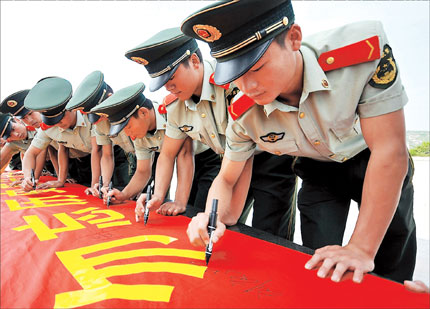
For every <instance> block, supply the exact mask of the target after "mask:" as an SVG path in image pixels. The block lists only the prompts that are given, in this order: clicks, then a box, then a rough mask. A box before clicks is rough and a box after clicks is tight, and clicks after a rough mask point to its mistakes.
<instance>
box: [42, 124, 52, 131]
mask: <svg viewBox="0 0 430 309" xmlns="http://www.w3.org/2000/svg"><path fill="white" fill-rule="evenodd" d="M52 127H53V126H48V125H47V124H46V123H43V122H42V123H41V124H40V128H41V129H42V130H43V131H45V130H48V129H49V128H52Z"/></svg>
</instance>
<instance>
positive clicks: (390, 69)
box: [369, 44, 397, 89]
mask: <svg viewBox="0 0 430 309" xmlns="http://www.w3.org/2000/svg"><path fill="white" fill-rule="evenodd" d="M383 50H384V52H383V53H382V58H381V61H379V64H378V67H377V68H376V71H375V74H374V75H373V76H372V78H371V79H370V81H369V85H370V86H372V87H375V88H379V89H387V88H388V87H390V86H391V85H392V84H394V82H395V81H396V77H397V65H396V61H395V60H394V56H393V52H392V50H391V47H390V46H389V45H388V44H385V46H384V49H383Z"/></svg>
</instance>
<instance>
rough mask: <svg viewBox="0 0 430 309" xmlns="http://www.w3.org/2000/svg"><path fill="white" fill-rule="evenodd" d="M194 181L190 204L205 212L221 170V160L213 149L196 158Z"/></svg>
mask: <svg viewBox="0 0 430 309" xmlns="http://www.w3.org/2000/svg"><path fill="white" fill-rule="evenodd" d="M194 166H195V167H194V179H193V184H192V187H191V192H190V197H189V199H188V204H189V205H192V206H194V207H196V208H198V209H201V210H205V206H206V199H207V197H208V192H209V188H210V187H211V185H212V182H213V181H214V179H215V177H216V176H217V175H218V173H219V170H220V169H221V158H220V156H219V155H218V154H216V153H215V152H214V151H213V150H212V149H208V150H206V151H204V152H202V153H200V154H198V155H195V156H194Z"/></svg>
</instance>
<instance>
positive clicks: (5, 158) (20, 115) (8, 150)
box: [0, 89, 58, 175]
mask: <svg viewBox="0 0 430 309" xmlns="http://www.w3.org/2000/svg"><path fill="white" fill-rule="evenodd" d="M29 91H30V90H29V89H25V90H20V91H17V92H15V93H13V94H11V95H9V96H7V97H6V98H5V99H4V100H3V101H2V102H1V104H0V112H1V113H4V114H8V113H9V114H11V115H12V116H13V117H12V118H11V119H10V122H9V123H10V128H11V132H10V134H9V137H8V138H5V139H7V140H8V143H7V144H6V147H5V148H4V149H2V161H1V162H2V171H3V170H4V169H5V168H6V166H7V163H8V162H9V161H10V162H11V163H10V164H9V166H10V167H11V169H17V170H21V169H22V166H21V156H23V155H24V153H25V151H26V150H27V149H28V147H29V146H30V143H31V141H32V140H33V137H34V136H35V135H36V130H37V129H39V128H40V124H41V123H42V117H41V115H40V113H38V112H34V111H30V110H28V109H26V108H25V107H24V99H25V97H26V96H27V94H28V92H29ZM13 128H15V129H13ZM50 148H52V150H53V149H54V148H53V147H52V146H49V147H48V149H50ZM52 150H51V151H50V152H49V155H50V156H51V155H53V154H54V152H53V151H52ZM46 153H47V151H43V153H41V155H40V156H38V158H40V159H39V160H42V158H46ZM14 157H15V159H14ZM13 161H15V162H13ZM52 161H53V162H54V164H51V161H46V162H43V161H40V164H42V165H41V167H43V166H44V165H45V167H46V168H47V170H48V171H49V172H50V173H55V172H56V169H55V168H54V167H58V165H56V164H55V162H56V158H54V157H53V158H52ZM40 164H39V165H38V167H40ZM40 172H41V170H39V169H38V168H36V175H39V174H40Z"/></svg>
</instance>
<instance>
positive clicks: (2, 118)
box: [0, 113, 12, 139]
mask: <svg viewBox="0 0 430 309" xmlns="http://www.w3.org/2000/svg"><path fill="white" fill-rule="evenodd" d="M11 121H12V116H11V115H10V114H3V113H0V137H1V138H3V139H8V138H9V136H10V133H11V132H12V124H11Z"/></svg>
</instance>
